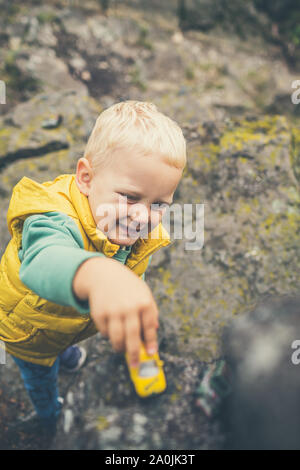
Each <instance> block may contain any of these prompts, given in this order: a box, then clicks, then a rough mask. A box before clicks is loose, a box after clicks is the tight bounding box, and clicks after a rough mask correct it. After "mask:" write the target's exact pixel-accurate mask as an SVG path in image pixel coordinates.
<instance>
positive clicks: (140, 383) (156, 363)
mask: <svg viewBox="0 0 300 470" xmlns="http://www.w3.org/2000/svg"><path fill="white" fill-rule="evenodd" d="M125 357H126V362H127V366H128V369H129V374H130V378H131V380H132V382H133V385H134V388H135V391H136V393H137V394H138V395H139V396H140V397H143V398H145V397H149V396H150V395H156V394H159V393H162V392H163V391H164V390H165V389H166V387H167V383H166V378H165V374H164V371H163V364H164V363H163V361H161V360H160V358H159V355H158V353H155V354H154V355H153V356H149V355H148V354H147V351H146V349H145V347H144V346H143V345H142V347H141V351H140V363H139V365H138V367H131V366H130V364H129V360H128V355H127V353H126V354H125Z"/></svg>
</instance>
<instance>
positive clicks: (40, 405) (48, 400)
mask: <svg viewBox="0 0 300 470" xmlns="http://www.w3.org/2000/svg"><path fill="white" fill-rule="evenodd" d="M79 357H80V352H79V348H78V347H77V346H70V347H69V348H67V349H66V350H65V351H64V352H63V353H61V354H60V355H59V357H58V358H57V359H56V361H55V362H54V364H53V365H52V366H51V367H48V366H41V365H39V364H33V363H32V362H27V361H23V360H22V359H18V358H17V357H14V356H12V358H13V359H14V361H15V363H16V364H17V365H18V366H19V369H20V372H21V376H22V378H23V380H24V385H25V388H26V390H27V392H28V394H29V396H30V399H31V401H32V404H33V406H34V408H35V411H36V413H37V414H38V416H39V418H40V419H41V421H42V422H44V424H45V425H47V426H48V425H50V426H51V425H52V424H55V422H56V419H57V417H58V416H59V413H60V409H61V406H62V405H61V403H59V401H58V388H57V376H58V371H59V366H60V364H63V365H64V366H65V367H67V368H68V367H69V368H72V367H74V366H75V365H76V364H77V362H78V359H79Z"/></svg>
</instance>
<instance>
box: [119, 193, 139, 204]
mask: <svg viewBox="0 0 300 470" xmlns="http://www.w3.org/2000/svg"><path fill="white" fill-rule="evenodd" d="M119 194H120V195H121V196H123V197H127V199H129V200H130V201H133V202H136V201H137V199H136V198H135V197H134V196H130V195H129V194H124V193H119Z"/></svg>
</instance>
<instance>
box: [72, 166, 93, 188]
mask: <svg viewBox="0 0 300 470" xmlns="http://www.w3.org/2000/svg"><path fill="white" fill-rule="evenodd" d="M92 178H93V170H92V167H91V165H90V162H89V161H88V160H87V159H86V158H84V157H82V158H80V159H79V160H78V162H77V167H76V178H75V179H76V183H77V186H78V188H79V190H80V192H81V193H82V194H84V195H85V196H88V195H89V193H90V188H91V182H92Z"/></svg>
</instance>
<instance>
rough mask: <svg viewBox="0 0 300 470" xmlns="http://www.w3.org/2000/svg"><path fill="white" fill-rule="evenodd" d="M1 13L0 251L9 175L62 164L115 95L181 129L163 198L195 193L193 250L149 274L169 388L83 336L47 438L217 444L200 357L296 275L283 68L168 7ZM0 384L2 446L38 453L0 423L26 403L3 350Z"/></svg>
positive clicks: (145, 445)
mask: <svg viewBox="0 0 300 470" xmlns="http://www.w3.org/2000/svg"><path fill="white" fill-rule="evenodd" d="M11 15H13V16H12V17H11V21H10V22H8V21H7V22H6V23H4V24H3V25H2V26H3V29H2V27H1V31H3V34H2V36H1V38H0V39H1V47H2V48H1V50H0V56H1V63H2V64H4V66H3V69H2V72H1V73H2V74H3V76H4V79H5V80H7V84H8V90H9V96H8V97H7V104H6V105H1V126H0V137H1V140H0V210H1V212H0V213H1V217H0V254H2V253H3V251H4V249H5V246H6V244H7V242H8V241H9V234H8V230H7V226H6V220H5V215H6V210H7V207H8V203H9V198H10V194H11V190H12V188H13V186H14V185H15V184H16V183H17V182H18V181H19V179H21V178H22V177H23V176H24V175H26V176H27V177H29V178H33V179H36V180H37V181H41V182H42V181H47V180H50V179H53V178H55V177H56V176H57V175H58V174H61V173H69V172H74V171H75V168H76V160H77V158H78V157H79V156H81V155H82V152H83V151H84V146H85V143H86V140H87V137H88V135H89V133H90V131H91V129H92V127H93V125H94V122H95V119H96V117H97V116H98V114H99V112H101V110H102V109H104V108H106V107H107V106H109V105H111V104H112V103H114V102H116V101H119V100H122V99H139V100H150V101H153V102H155V104H156V105H157V106H158V108H159V109H160V110H161V111H162V112H165V113H166V114H168V115H169V116H170V117H172V118H174V119H175V120H176V121H177V122H178V123H179V124H180V125H181V126H182V128H183V131H184V134H185V136H186V139H187V142H188V164H187V167H186V169H185V172H184V177H183V179H182V181H181V183H180V185H179V187H178V189H177V191H176V193H175V198H174V202H175V203H176V204H179V205H180V207H181V208H182V211H183V207H184V206H183V205H184V204H191V203H192V204H194V206H195V205H196V204H199V205H200V204H204V229H205V232H204V245H203V247H202V249H198V250H189V249H187V245H186V243H187V242H188V241H190V243H194V240H188V239H187V237H186V235H187V234H186V233H183V240H180V239H174V240H173V243H172V244H171V245H170V246H169V247H168V248H166V249H163V250H161V251H160V252H158V253H157V254H156V255H155V256H154V258H153V261H152V264H151V266H150V268H149V271H148V272H147V275H146V279H147V282H148V284H149V286H150V287H151V289H152V290H153V293H154V297H155V299H156V301H157V304H158V306H159V310H160V319H161V327H160V331H159V335H160V352H161V357H162V359H163V360H164V361H165V371H166V376H167V381H168V389H167V391H166V393H164V394H163V395H161V396H159V397H157V398H153V399H150V400H146V401H143V400H140V399H138V398H137V396H136V395H135V393H134V391H133V389H132V386H131V384H130V381H129V377H128V373H127V370H126V365H125V362H124V358H123V356H122V355H118V354H115V353H113V351H112V348H111V346H110V344H109V343H108V342H107V341H106V340H103V339H102V338H101V337H100V335H97V336H95V337H93V338H90V339H88V340H86V341H85V342H84V344H85V347H86V348H87V350H88V360H87V364H86V366H85V367H84V368H83V369H82V370H81V371H79V372H78V373H77V374H75V375H74V376H66V375H61V376H60V393H61V395H62V396H63V397H64V398H65V403H64V406H63V411H62V417H61V420H60V422H59V430H58V434H57V438H56V439H55V441H54V442H53V443H52V444H51V446H50V448H51V449H178V448H180V449H216V448H222V445H223V440H224V432H223V431H222V429H221V428H220V424H219V422H218V419H214V420H208V419H207V418H206V417H205V416H204V415H203V414H202V413H201V412H200V411H199V410H198V409H197V408H196V407H195V405H194V401H195V400H194V398H195V397H194V391H195V388H196V386H197V384H198V383H199V380H200V378H201V374H202V372H203V370H204V366H205V365H206V364H207V363H209V362H212V361H215V360H216V359H217V358H218V357H220V355H221V354H222V351H221V349H220V345H221V342H220V338H221V335H222V331H223V328H224V326H225V325H226V324H227V322H228V321H229V320H231V319H233V318H234V317H235V316H236V315H242V314H243V313H244V312H246V311H248V310H249V309H250V308H251V307H252V306H253V305H254V304H255V303H256V302H257V301H258V300H259V299H262V298H264V297H265V296H267V295H272V294H284V293H287V292H289V293H291V292H297V290H298V287H299V283H300V272H299V264H300V252H299V229H300V215H299V206H300V196H299V191H298V184H299V183H298V181H299V174H300V165H299V161H300V157H299V155H300V146H299V141H300V139H299V118H298V115H299V112H298V108H297V106H295V105H293V104H292V103H291V99H290V94H291V83H292V81H293V80H295V79H296V78H297V75H296V72H293V70H290V69H289V67H288V66H287V64H286V63H285V62H284V59H283V57H282V55H281V50H280V49H279V48H276V47H275V46H274V45H272V46H268V47H266V46H265V45H264V43H263V41H261V40H260V39H259V38H256V39H253V38H252V39H251V41H250V40H249V41H247V40H243V41H241V40H239V39H238V38H236V37H234V36H228V35H227V36H226V35H224V36H223V37H221V36H220V35H219V36H217V35H215V34H208V33H207V34H204V33H203V32H201V33H200V32H197V31H187V32H182V31H181V30H180V29H179V28H178V25H177V20H176V18H175V17H174V16H172V15H171V13H168V12H167V13H166V14H165V15H160V14H159V13H156V14H153V15H152V16H150V15H149V14H148V13H147V11H145V12H143V11H140V10H139V9H131V8H129V7H121V6H120V7H118V8H115V9H112V10H110V11H109V14H108V15H107V16H105V15H103V14H102V13H101V10H100V9H99V7H98V6H97V5H96V4H95V3H94V2H87V3H86V4H85V7H82V8H73V9H70V8H66V7H65V8H58V7H57V6H55V3H53V4H52V3H50V2H49V5H44V6H35V7H34V8H31V9H29V8H28V7H26V6H20V7H19V8H18V10H17V11H16V12H14V13H13V14H11ZM2 21H3V20H2ZM274 72H275V73H274ZM18 73H19V74H20V75H18ZM21 78H22V79H24V80H25V78H26V80H27V82H26V81H25V82H22V83H27V84H28V83H29V84H30V86H29V88H28V89H25V88H26V87H25V88H24V89H20V83H21V81H20V80H21ZM29 78H30V81H28V80H29ZM32 85H34V86H32ZM14 87H16V88H14ZM14 90H15V91H14ZM279 97H280V100H281V101H280V103H281V105H280V106H279V105H278V103H279V101H278V100H279ZM278 106H279V109H278ZM59 116H61V118H60V120H57V118H58V117H59ZM50 119H52V120H54V121H53V122H55V120H57V126H54V128H49V120H50ZM47 126H48V127H47ZM50 127H51V126H50ZM182 214H184V212H182ZM177 217H178V214H177ZM177 222H178V221H177ZM179 223H180V220H179ZM171 228H172V227H171ZM171 235H172V232H171ZM0 380H1V382H0V389H1V408H0V429H1V430H0V441H1V445H0V448H1V447H2V448H36V447H37V444H36V443H35V442H27V441H25V440H24V439H23V437H22V436H15V437H14V438H11V437H10V438H8V437H7V434H6V431H7V429H8V428H9V426H10V423H11V422H13V421H15V420H16V419H17V417H18V416H20V415H23V414H26V413H27V412H28V411H30V410H31V405H30V403H29V400H28V398H27V395H26V393H25V391H24V389H23V385H22V382H21V380H20V378H19V373H18V370H17V369H16V366H15V365H14V363H13V361H12V359H11V358H10V357H7V360H6V365H0Z"/></svg>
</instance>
